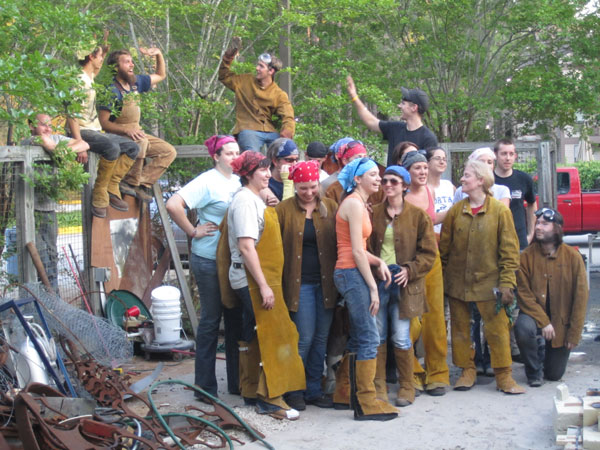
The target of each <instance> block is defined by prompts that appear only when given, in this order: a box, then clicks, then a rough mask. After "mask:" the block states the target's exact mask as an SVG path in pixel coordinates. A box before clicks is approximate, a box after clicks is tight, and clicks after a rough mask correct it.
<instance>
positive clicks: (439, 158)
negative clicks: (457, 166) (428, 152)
mask: <svg viewBox="0 0 600 450" xmlns="http://www.w3.org/2000/svg"><path fill="white" fill-rule="evenodd" d="M431 159H432V160H434V161H439V162H448V158H446V157H445V156H434V157H433V158H431Z"/></svg>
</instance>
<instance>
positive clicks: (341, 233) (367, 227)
mask: <svg viewBox="0 0 600 450" xmlns="http://www.w3.org/2000/svg"><path fill="white" fill-rule="evenodd" d="M351 197H355V198H358V199H359V200H361V202H362V199H361V198H360V196H359V195H358V194H350V195H349V196H348V197H347V198H351ZM344 201H345V200H344ZM342 203H343V202H342ZM371 231H372V227H371V219H370V218H369V213H368V211H367V208H366V207H364V210H363V221H362V238H363V248H364V249H365V250H366V249H367V239H368V238H369V236H370V235H371ZM335 232H336V234H337V262H336V263H335V268H336V269H354V268H355V267H356V262H355V261H354V256H353V255H352V242H351V240H350V224H349V223H348V221H347V220H344V219H342V218H341V217H340V213H339V212H338V213H337V214H336V216H335Z"/></svg>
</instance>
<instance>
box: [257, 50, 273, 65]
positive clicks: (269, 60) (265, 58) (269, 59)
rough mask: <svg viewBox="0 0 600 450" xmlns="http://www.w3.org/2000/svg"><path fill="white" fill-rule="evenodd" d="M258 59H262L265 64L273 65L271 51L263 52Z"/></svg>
mask: <svg viewBox="0 0 600 450" xmlns="http://www.w3.org/2000/svg"><path fill="white" fill-rule="evenodd" d="M258 60H259V61H262V62H264V63H265V64H267V65H269V66H270V65H271V63H272V62H273V57H272V56H271V54H270V53H263V54H262V55H260V56H259V57H258Z"/></svg>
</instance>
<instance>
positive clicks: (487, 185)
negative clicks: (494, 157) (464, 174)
mask: <svg viewBox="0 0 600 450" xmlns="http://www.w3.org/2000/svg"><path fill="white" fill-rule="evenodd" d="M467 169H471V170H472V171H473V174H475V176H476V177H477V178H479V179H481V180H483V186H482V188H483V192H485V194H486V195H492V192H491V189H492V186H493V185H494V174H493V173H492V170H491V169H490V166H488V165H487V164H486V163H484V162H481V161H479V160H477V159H469V160H468V161H467V162H466V163H465V170H467Z"/></svg>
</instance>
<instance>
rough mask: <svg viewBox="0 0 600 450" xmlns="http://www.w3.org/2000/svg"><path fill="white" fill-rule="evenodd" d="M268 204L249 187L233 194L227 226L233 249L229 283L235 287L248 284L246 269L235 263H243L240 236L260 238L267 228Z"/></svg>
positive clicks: (256, 239) (238, 287) (231, 248)
mask: <svg viewBox="0 0 600 450" xmlns="http://www.w3.org/2000/svg"><path fill="white" fill-rule="evenodd" d="M266 208H267V205H265V203H264V202H263V201H262V199H261V198H260V197H259V196H258V195H256V194H254V193H253V192H252V191H251V190H250V189H248V188H247V187H243V188H241V189H240V190H239V191H237V192H236V193H235V194H234V195H233V200H232V202H231V205H229V211H228V213H227V228H228V232H229V249H230V251H231V266H230V267H229V283H230V284H231V287H232V288H233V289H240V288H243V287H245V286H248V280H247V279H246V269H244V267H243V265H242V267H239V268H236V267H234V263H238V264H243V262H244V260H243V259H242V254H241V253H240V249H239V247H238V238H242V237H249V238H252V239H254V240H255V245H256V244H257V243H258V241H259V240H260V237H261V236H262V232H263V230H264V228H265V209H266Z"/></svg>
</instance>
